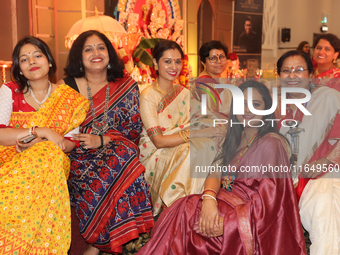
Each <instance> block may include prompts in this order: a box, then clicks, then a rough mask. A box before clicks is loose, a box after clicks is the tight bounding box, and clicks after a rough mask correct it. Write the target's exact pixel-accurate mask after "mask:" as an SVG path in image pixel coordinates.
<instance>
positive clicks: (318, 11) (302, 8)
mask: <svg viewBox="0 0 340 255" xmlns="http://www.w3.org/2000/svg"><path fill="white" fill-rule="evenodd" d="M264 1H269V0H264ZM276 1H277V33H278V35H277V54H275V51H274V50H268V49H263V50H262V68H265V66H266V64H267V63H275V62H276V61H277V59H278V58H279V57H280V56H281V55H282V54H283V53H284V52H286V51H288V50H290V49H280V48H296V47H297V46H298V45H299V43H300V42H301V41H308V42H309V44H310V45H312V44H313V34H314V33H320V27H321V21H322V18H323V13H325V14H328V28H329V30H328V32H329V33H333V34H335V35H337V36H338V37H339V36H340V0H276ZM264 15H265V13H264ZM284 27H286V28H290V32H291V39H290V42H287V43H283V42H281V28H284Z"/></svg>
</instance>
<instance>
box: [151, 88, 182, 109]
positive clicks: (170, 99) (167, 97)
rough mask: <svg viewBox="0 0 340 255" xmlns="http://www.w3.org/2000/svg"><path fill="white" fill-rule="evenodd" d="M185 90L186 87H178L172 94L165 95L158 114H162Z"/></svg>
mask: <svg viewBox="0 0 340 255" xmlns="http://www.w3.org/2000/svg"><path fill="white" fill-rule="evenodd" d="M184 88H185V87H184V86H178V85H177V86H175V87H174V88H173V89H172V90H171V91H170V93H168V94H167V95H165V96H164V98H163V99H162V101H161V102H160V103H159V105H158V108H157V113H158V114H160V113H161V112H163V111H164V109H165V108H166V107H167V106H168V105H170V104H171V103H172V102H173V101H174V100H175V99H176V97H177V96H178V95H179V94H180V93H181V91H182V90H183V89H184Z"/></svg>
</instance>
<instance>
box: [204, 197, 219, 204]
mask: <svg viewBox="0 0 340 255" xmlns="http://www.w3.org/2000/svg"><path fill="white" fill-rule="evenodd" d="M205 200H214V199H212V198H204V199H203V200H202V205H203V203H204V201H205ZM215 203H216V205H218V203H217V201H216V200H215Z"/></svg>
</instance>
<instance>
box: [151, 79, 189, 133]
mask: <svg viewBox="0 0 340 255" xmlns="http://www.w3.org/2000/svg"><path fill="white" fill-rule="evenodd" d="M156 87H157V89H158V91H159V92H161V93H162V94H163V95H167V94H168V93H167V92H165V91H164V90H162V89H161V88H160V87H159V84H158V78H157V79H156ZM175 100H176V105H177V110H178V113H179V116H181V117H182V116H183V113H182V112H181V111H180V109H179V107H178V102H177V97H176V99H175ZM167 110H168V118H169V119H170V120H171V123H172V125H173V126H174V127H179V126H181V125H182V123H181V121H180V122H179V124H178V123H176V124H175V123H174V122H173V120H172V116H171V114H170V111H169V108H167ZM179 120H181V119H179Z"/></svg>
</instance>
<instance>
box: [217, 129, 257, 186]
mask: <svg viewBox="0 0 340 255" xmlns="http://www.w3.org/2000/svg"><path fill="white" fill-rule="evenodd" d="M244 135H245V133H244V131H243V132H242V137H241V140H242V138H243V137H244ZM256 137H257V133H256V134H255V135H254V136H253V138H252V139H250V141H249V142H248V144H247V146H246V148H244V150H243V151H242V152H241V153H240V155H239V157H238V159H237V161H236V163H235V166H234V167H235V169H236V166H237V165H238V163H239V162H240V161H241V159H242V157H243V155H244V154H246V152H247V150H248V149H249V147H250V146H251V145H252V144H253V142H254V140H255V138H256ZM234 180H235V176H234V175H225V176H222V185H223V188H224V189H226V190H228V191H231V190H232V185H233V184H234Z"/></svg>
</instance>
